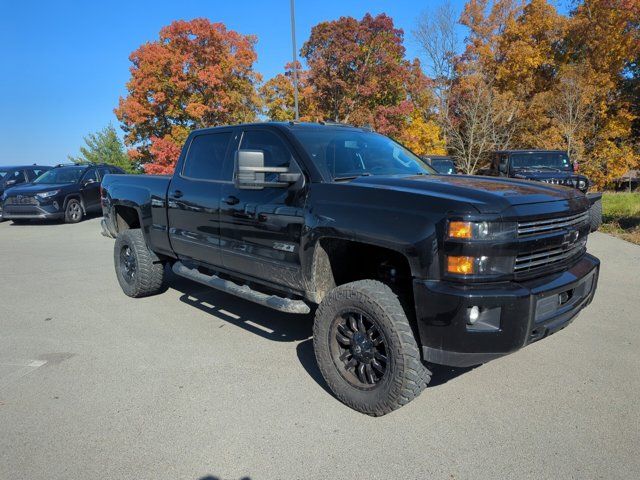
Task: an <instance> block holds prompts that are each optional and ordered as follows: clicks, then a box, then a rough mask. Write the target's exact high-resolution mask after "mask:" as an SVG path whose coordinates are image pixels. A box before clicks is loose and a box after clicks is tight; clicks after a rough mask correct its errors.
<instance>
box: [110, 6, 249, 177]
mask: <svg viewBox="0 0 640 480" xmlns="http://www.w3.org/2000/svg"><path fill="white" fill-rule="evenodd" d="M255 43H256V39H255V37H253V36H251V35H242V34H239V33H237V32H235V31H233V30H228V29H227V28H226V27H225V26H224V25H223V24H222V23H211V22H210V21H209V20H207V19H204V18H198V19H194V20H191V21H175V22H173V23H171V24H170V25H169V26H167V27H164V28H162V30H160V37H159V39H158V40H155V41H152V42H148V43H145V44H144V45H142V46H141V47H140V48H138V49H137V50H135V51H134V52H133V53H132V54H131V56H130V57H129V58H130V60H131V62H132V64H133V66H132V67H131V69H130V71H131V78H130V80H129V82H128V83H127V91H128V94H127V96H126V97H124V98H120V102H119V105H118V107H117V108H116V109H115V114H116V116H117V117H118V119H119V120H120V121H121V122H122V127H123V129H124V131H125V133H126V135H125V142H126V144H127V145H128V146H129V147H130V150H129V155H130V157H131V158H132V159H135V160H136V161H138V162H140V163H142V164H143V166H144V169H145V171H146V172H147V173H154V174H164V173H169V172H172V171H173V167H174V165H175V162H176V160H177V159H178V156H179V154H180V148H181V145H182V143H183V142H184V140H185V139H186V137H187V135H188V134H189V132H190V130H192V129H194V128H200V127H209V126H215V125H221V124H230V123H238V122H247V121H253V120H254V119H255V118H256V115H257V112H258V108H259V96H258V94H257V91H256V84H257V83H258V82H259V81H260V76H259V75H258V74H257V73H256V72H255V71H254V69H253V64H254V63H255V61H256V59H257V55H256V52H255V49H254V46H255Z"/></svg>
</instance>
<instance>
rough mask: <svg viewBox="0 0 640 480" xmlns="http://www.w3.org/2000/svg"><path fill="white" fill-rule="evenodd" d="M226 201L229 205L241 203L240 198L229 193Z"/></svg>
mask: <svg viewBox="0 0 640 480" xmlns="http://www.w3.org/2000/svg"><path fill="white" fill-rule="evenodd" d="M224 203H226V204H227V205H237V204H239V203H240V199H239V198H238V197H235V196H233V195H229V196H228V197H227V198H225V199H224Z"/></svg>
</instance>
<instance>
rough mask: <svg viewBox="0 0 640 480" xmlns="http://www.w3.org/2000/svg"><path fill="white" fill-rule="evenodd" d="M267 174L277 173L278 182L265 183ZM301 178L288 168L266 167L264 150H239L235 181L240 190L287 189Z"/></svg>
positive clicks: (236, 159)
mask: <svg viewBox="0 0 640 480" xmlns="http://www.w3.org/2000/svg"><path fill="white" fill-rule="evenodd" d="M265 173H277V174H278V181H277V182H267V181H265V178H264V174H265ZM301 176H302V174H301V173H293V172H290V171H289V169H288V168H287V167H265V166H264V152H263V151H262V150H238V151H237V152H236V158H235V171H234V175H233V181H234V184H235V186H236V188H238V189H241V190H262V189H263V188H265V187H272V188H287V187H289V186H290V185H291V184H293V183H296V182H297V181H298V180H300V177H301Z"/></svg>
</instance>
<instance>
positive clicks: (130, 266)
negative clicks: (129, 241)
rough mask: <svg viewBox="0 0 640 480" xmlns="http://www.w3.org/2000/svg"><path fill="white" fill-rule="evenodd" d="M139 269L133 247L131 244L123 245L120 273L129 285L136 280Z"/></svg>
mask: <svg viewBox="0 0 640 480" xmlns="http://www.w3.org/2000/svg"><path fill="white" fill-rule="evenodd" d="M137 270H138V265H137V262H136V257H135V256H134V255H133V252H132V251H131V248H130V247H129V245H123V247H122V248H121V249H120V274H121V275H122V278H123V279H124V280H125V281H126V282H127V283H128V284H129V285H132V284H133V282H134V281H135V276H136V272H137Z"/></svg>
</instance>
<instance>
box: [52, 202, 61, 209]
mask: <svg viewBox="0 0 640 480" xmlns="http://www.w3.org/2000/svg"><path fill="white" fill-rule="evenodd" d="M53 208H55V209H56V210H58V209H59V208H60V205H58V202H53Z"/></svg>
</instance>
